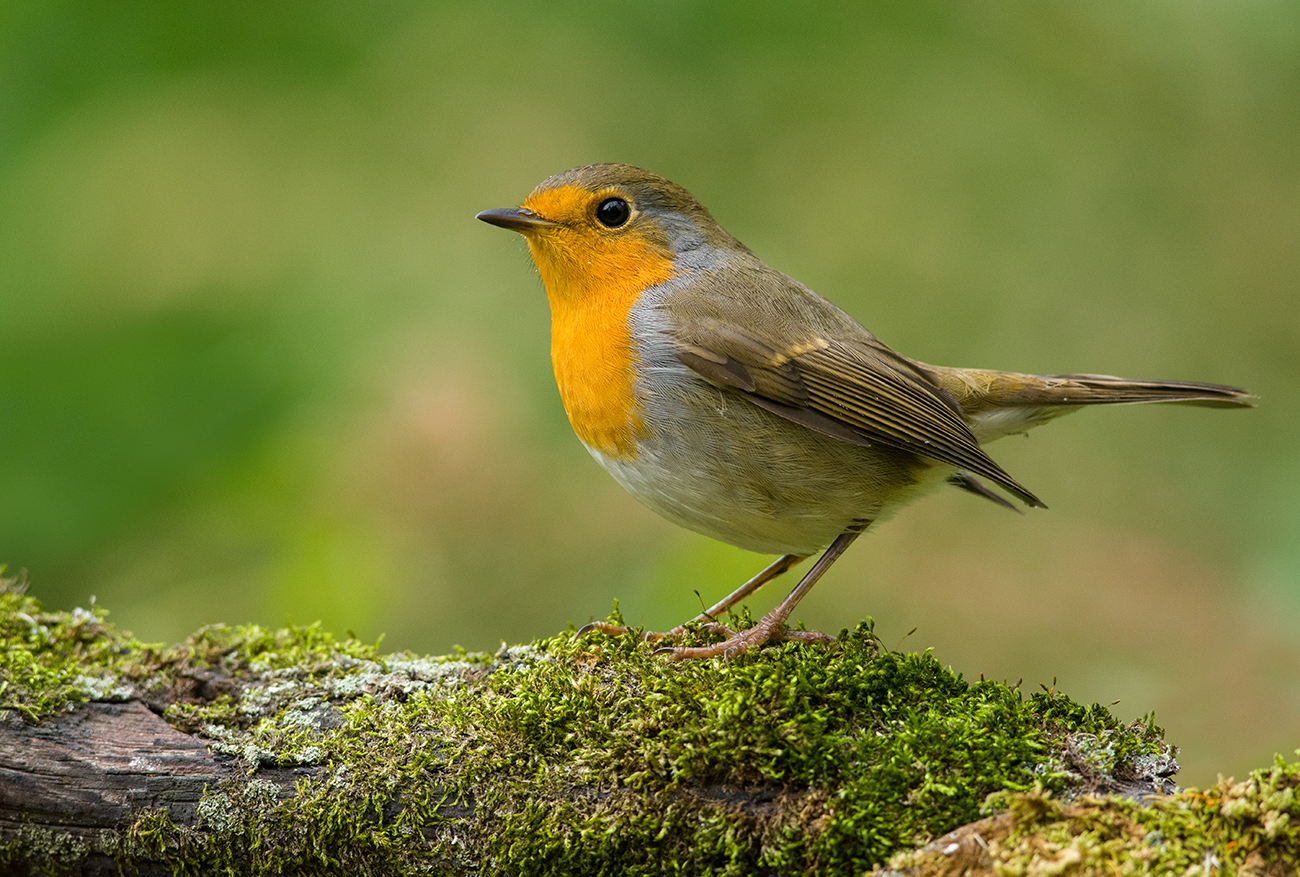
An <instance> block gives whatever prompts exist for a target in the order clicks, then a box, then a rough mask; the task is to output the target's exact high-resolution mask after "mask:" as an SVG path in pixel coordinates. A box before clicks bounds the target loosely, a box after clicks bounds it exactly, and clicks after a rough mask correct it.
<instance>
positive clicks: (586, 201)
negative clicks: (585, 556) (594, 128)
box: [478, 164, 1253, 660]
mask: <svg viewBox="0 0 1300 877" xmlns="http://www.w3.org/2000/svg"><path fill="white" fill-rule="evenodd" d="M478 218H479V219H481V220H483V221H484V222H487V223H490V224H492V225H496V226H500V227H501V228H507V229H511V230H513V231H517V232H520V233H522V234H523V236H524V238H525V239H526V240H527V241H528V247H529V250H530V251H531V252H532V257H533V262H534V263H535V264H536V266H537V270H538V272H539V273H540V274H541V278H542V283H543V284H544V285H545V287H546V296H547V299H548V300H549V302H550V308H551V362H552V365H553V366H554V369H555V380H556V383H557V385H558V386H559V390H560V398H561V400H562V401H563V403H564V408H565V411H566V412H567V413H568V415H569V422H570V423H571V424H572V426H573V431H574V432H575V433H577V436H578V438H579V439H580V440H581V441H582V443H583V444H584V445H585V446H586V447H587V450H588V451H590V452H591V455H592V456H593V457H594V458H595V459H596V462H598V463H599V464H600V465H601V466H602V467H603V468H604V469H605V471H607V472H609V474H611V475H613V476H614V478H615V479H616V480H617V481H618V482H619V483H620V484H622V485H623V487H624V488H625V489H626V490H627V491H628V492H629V493H631V494H632V495H633V496H634V497H636V498H637V499H638V500H640V501H641V502H642V503H644V504H645V505H647V506H649V507H650V508H651V509H653V510H654V511H656V512H658V513H659V514H660V515H663V516H664V517H665V518H667V519H668V520H670V521H673V522H674V523H677V524H680V525H682V526H683V527H687V528H689V529H691V530H695V531H696V532H698V533H703V534H705V535H706V536H711V537H713V538H715V539H719V540H721V541H723V542H727V543H730V544H732V545H736V546H739V547H740V548H745V549H748V550H750V551H756V552H759V553H763V554H779V555H781V556H780V558H779V559H778V560H777V561H776V562H775V563H773V564H772V565H771V566H769V567H767V569H765V570H763V571H762V572H760V573H759V574H758V575H757V576H755V577H754V578H753V579H751V580H749V581H748V582H746V583H745V584H744V585H742V586H741V587H740V588H738V589H737V590H736V591H735V592H733V593H732V594H730V595H729V596H728V597H726V598H725V599H724V600H722V601H721V602H719V603H718V604H717V605H715V606H713V607H711V608H710V609H708V610H706V611H705V612H703V613H701V615H699V616H698V617H697V618H696V619H695V620H696V621H699V622H701V623H702V625H703V626H704V627H705V628H706V629H708V630H711V631H713V632H715V633H717V634H720V635H722V636H723V637H725V638H724V639H723V640H722V641H721V642H718V643H716V644H713V645H707V646H699V647H689V648H688V647H676V648H673V647H668V648H664V649H660V650H659V651H660V652H663V653H664V654H666V655H668V656H669V657H670V658H672V659H674V660H682V659H687V658H709V657H718V656H723V657H727V658H730V657H734V656H736V655H739V654H740V653H742V652H744V651H745V650H746V649H749V648H753V647H756V646H758V645H761V644H762V643H765V642H767V641H768V640H772V639H777V640H803V641H812V642H829V641H830V640H831V637H828V636H827V635H826V634H823V633H818V632H815V631H807V630H795V629H792V628H789V627H787V621H788V620H789V618H790V614H791V612H792V611H793V610H794V608H795V606H796V605H797V604H798V603H799V601H800V600H801V599H802V598H803V597H804V596H805V595H806V594H807V593H808V591H809V590H811V588H812V587H813V585H814V584H816V582H817V580H818V579H819V578H820V577H821V576H822V574H823V573H825V572H826V570H827V568H829V567H830V565H831V564H832V563H834V562H835V560H836V558H838V557H839V556H840V555H841V554H843V553H844V551H845V549H847V548H848V547H849V545H850V544H851V543H852V542H853V541H854V540H855V539H857V537H858V536H859V535H861V533H862V531H863V530H865V529H866V528H867V526H868V525H870V524H872V523H873V522H877V521H882V520H884V519H886V518H888V517H889V516H890V515H892V514H893V513H894V512H895V511H897V510H898V509H899V508H900V507H902V506H903V505H904V504H905V503H907V502H910V501H911V500H913V499H916V498H917V497H919V496H921V495H922V494H924V493H926V492H928V491H930V490H932V489H934V488H936V487H937V486H939V485H941V484H944V483H947V484H953V485H955V486H957V487H960V488H962V489H964V490H968V491H970V492H972V493H975V494H978V495H979V496H982V497H985V498H987V499H990V500H992V501H994V502H996V503H998V504H1000V505H1004V506H1007V507H1008V508H1014V506H1013V505H1012V503H1011V502H1009V501H1008V500H1007V499H1006V498H1004V497H1003V496H1002V495H1001V494H999V493H997V492H995V491H994V490H993V489H992V488H991V487H989V486H988V485H987V484H985V483H984V482H983V481H981V480H979V479H981V478H983V479H987V480H988V481H989V482H992V484H994V485H996V486H997V487H998V488H1001V489H1002V490H1004V491H1006V492H1007V493H1009V494H1010V495H1011V496H1013V497H1015V498H1017V499H1019V500H1020V501H1022V502H1024V503H1025V504H1026V505H1029V506H1037V507H1045V506H1043V503H1042V502H1041V501H1040V500H1039V499H1038V497H1036V496H1035V495H1034V494H1032V493H1031V492H1030V491H1029V490H1028V489H1026V488H1025V487H1023V486H1021V485H1020V484H1019V483H1018V482H1017V481H1016V480H1015V479H1013V478H1012V477H1011V476H1010V475H1008V474H1007V473H1006V472H1005V471H1004V470H1003V469H1002V467H1001V466H999V465H998V464H997V463H995V462H994V461H993V460H992V458H990V457H989V456H988V455H987V454H986V453H985V452H984V449H983V448H982V447H981V445H983V444H986V443H988V442H991V441H993V440H994V439H997V438H1001V437H1002V436H1005V435H1011V434H1013V433H1022V432H1024V431H1025V430H1028V429H1031V428H1032V427H1035V426H1038V425H1039V424H1042V423H1046V422H1047V421H1049V420H1051V419H1053V418H1055V417H1059V416H1060V415H1062V414H1066V413H1068V412H1070V411H1074V410H1075V409H1076V408H1079V407H1081V406H1084V405H1094V404H1117V403H1130V402H1185V403H1189V404H1193V405H1205V406H1213V407H1234V408H1237V407H1246V408H1249V407H1252V403H1251V401H1250V400H1251V398H1253V397H1251V396H1250V395H1249V394H1247V393H1246V392H1245V391H1244V390H1240V389H1237V388H1235V387H1224V386H1219V385H1216V384H1202V383H1190V382H1182V381H1130V380H1124V379H1121V378H1114V377H1108V376H1105V375H1085V374H1076V375H1049V376H1039V375H1026V374H1016V373H1013V372H1001V371H989V370H985V369H964V368H945V367H942V366H933V365H926V364H924V363H921V362H916V361H914V360H911V359H908V358H907V357H905V356H903V355H901V354H899V353H895V352H894V351H893V350H891V349H890V348H888V347H886V346H885V345H884V344H883V343H882V342H881V341H880V340H879V339H878V338H876V336H875V335H872V334H871V333H870V332H868V331H867V330H866V329H864V328H863V327H862V326H860V325H859V324H858V323H857V322H856V321H855V320H854V319H853V318H852V317H850V316H849V315H848V314H846V313H845V312H844V311H842V310H840V309H839V308H838V307H836V306H835V305H833V304H831V303H830V302H829V301H827V300H826V299H824V298H822V297H821V296H820V295H818V294H817V293H815V292H813V291H812V290H811V289H809V288H808V287H806V286H804V285H803V284H801V283H799V282H798V281H796V280H794V279H792V278H790V277H787V276H786V275H784V274H782V273H781V272H779V271H777V270H775V269H773V268H770V267H768V266H767V265H766V264H765V263H764V262H762V261H761V260H760V259H759V258H758V257H757V256H755V255H754V254H753V253H752V252H750V251H749V249H747V248H746V247H745V246H744V245H743V244H741V243H740V241H738V240H736V239H735V238H734V237H732V236H731V235H730V234H728V233H727V231H726V230H725V229H723V228H722V226H720V225H719V224H718V223H717V222H716V221H715V220H714V219H713V217H712V216H711V215H710V214H709V211H708V210H706V209H705V208H704V206H703V205H702V204H700V203H699V202H698V201H696V200H695V199H694V198H693V197H691V195H690V193H689V192H687V191H686V190H685V189H683V188H682V187H681V186H678V185H676V184H674V183H671V182H669V181H668V180H665V179H663V178H662V177H658V176H656V175H654V174H652V173H649V172H648V171H644V170H641V169H640V168H636V167H632V166H630V165H624V164H596V165H589V166H586V167H579V168H574V169H573V170H569V171H565V172H564V173H562V174H557V175H556V176H553V177H551V178H550V179H548V180H546V181H544V182H543V183H542V184H541V185H539V186H538V187H537V188H536V189H535V190H533V193H532V194H531V195H529V196H528V198H527V199H526V200H525V201H524V203H523V205H522V206H521V207H518V208H507V209H502V210H486V211H484V212H482V213H479V214H478ZM823 550H824V553H823V554H822V555H821V557H820V558H819V559H818V560H817V562H816V563H815V564H814V565H813V566H812V568H811V569H810V570H809V571H808V572H807V573H806V574H805V575H804V577H803V578H802V579H801V580H800V581H799V583H798V585H796V586H795V588H794V590H792V591H791V592H790V594H789V596H788V597H786V598H785V599H784V600H783V601H782V602H781V603H780V604H779V605H778V606H777V607H776V608H775V609H773V610H772V611H771V612H769V613H768V614H767V615H766V616H764V617H763V618H762V619H761V620H760V621H759V622H758V623H757V624H755V625H754V626H753V627H751V628H749V629H746V630H740V631H735V630H731V629H730V628H728V627H726V626H724V625H722V624H721V623H719V622H718V621H717V619H718V618H719V617H720V616H721V614H722V613H723V612H726V611H727V610H728V609H730V608H732V607H733V606H735V605H736V604H737V603H739V602H740V601H741V600H743V599H745V598H746V597H748V596H749V595H750V594H752V593H754V592H755V591H757V590H758V589H759V588H760V587H762V586H763V585H764V584H766V583H767V582H769V581H771V580H772V579H774V578H776V577H777V576H779V575H781V574H782V573H784V572H786V571H787V570H789V569H790V568H791V567H793V566H795V565H796V564H798V563H799V562H800V561H802V560H804V559H805V558H807V557H809V556H811V555H813V554H815V553H817V552H819V551H823ZM592 629H599V630H602V631H604V632H606V633H619V632H624V629H623V628H620V627H617V626H615V625H611V624H607V623H603V622H596V623H594V624H591V625H588V626H587V627H585V628H583V631H581V632H586V631H589V630H592ZM684 631H685V626H681V627H677V628H674V629H673V630H672V631H669V632H668V634H657V635H654V636H666V635H673V634H681V633H683V632H684ZM581 632H580V633H581Z"/></svg>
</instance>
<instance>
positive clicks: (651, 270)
mask: <svg viewBox="0 0 1300 877" xmlns="http://www.w3.org/2000/svg"><path fill="white" fill-rule="evenodd" d="M547 194H548V195H549V194H552V193H549V192H548V193H547ZM537 206H538V208H539V210H538V212H539V213H542V215H548V214H549V215H556V213H559V212H560V211H558V210H556V209H555V206H554V205H537ZM528 244H529V247H530V249H531V250H532V253H533V261H534V262H535V263H536V264H537V269H538V272H539V273H540V274H541V275H542V282H543V284H545V286H546V295H547V298H548V299H549V300H550V304H551V363H552V365H553V366H554V367H555V382H556V384H558V385H559V388H560V398H561V399H562V400H563V402H564V410H565V411H567V412H568V415H569V423H571V424H572V425H573V431H574V432H575V433H577V435H578V438H580V439H582V441H583V442H584V443H585V444H586V445H588V446H589V447H592V448H595V449H596V450H598V451H600V452H601V453H603V454H606V455H608V456H610V457H614V458H616V459H630V458H631V457H633V456H635V452H636V439H637V438H638V437H639V436H642V435H644V432H645V425H644V424H643V423H642V420H641V414H640V411H639V410H638V405H637V401H636V396H635V393H634V392H633V388H634V382H635V370H634V369H635V359H634V351H633V345H632V338H631V334H630V330H629V328H628V312H629V311H630V310H631V309H632V306H633V305H634V304H635V303H636V301H637V298H638V297H639V296H640V294H641V292H642V291H643V290H644V289H646V288H647V287H650V286H653V285H655V284H657V283H662V282H664V281H665V280H668V279H669V278H670V277H672V276H673V274H674V271H673V264H672V261H671V260H670V259H669V258H668V254H667V253H665V252H664V251H663V250H662V249H661V248H659V247H657V246H654V245H653V244H651V243H650V242H649V241H646V240H645V239H644V238H639V237H634V236H631V235H626V236H619V237H616V238H611V239H605V238H601V239H598V240H591V239H590V238H589V237H588V236H587V235H583V234H581V233H580V232H577V231H573V230H571V229H554V230H549V231H548V232H547V233H545V234H544V235H542V234H530V235H528Z"/></svg>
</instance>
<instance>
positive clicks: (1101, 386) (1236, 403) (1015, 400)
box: [931, 368, 1255, 416]
mask: <svg viewBox="0 0 1300 877" xmlns="http://www.w3.org/2000/svg"><path fill="white" fill-rule="evenodd" d="M931 374H933V375H934V377H935V378H936V379H937V380H938V382H939V384H940V386H942V387H943V388H944V389H945V390H947V391H948V392H949V393H951V394H952V396H953V398H954V399H956V400H957V404H959V405H961V407H962V410H963V411H965V412H966V414H967V415H968V416H970V415H977V414H982V413H985V412H988V411H992V410H995V409H1005V408H1037V407H1040V406H1058V405H1062V406H1068V407H1073V406H1076V405H1124V404H1131V403H1138V402H1181V403H1184V404H1188V405H1203V406H1206V407H1210V408H1253V407H1255V403H1254V402H1253V401H1252V400H1253V399H1254V398H1255V397H1254V396H1251V395H1250V394H1249V393H1247V392H1246V391H1245V390H1242V389H1238V388H1237V387H1225V386H1222V385H1220V384H1202V383H1197V382H1195V381H1131V380H1126V379H1125V378H1115V377H1111V376H1110V375H1022V374H1016V373H1015V372H997V371H986V370H983V369H962V368H933V369H932V370H931Z"/></svg>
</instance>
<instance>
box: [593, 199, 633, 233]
mask: <svg viewBox="0 0 1300 877" xmlns="http://www.w3.org/2000/svg"><path fill="white" fill-rule="evenodd" d="M631 215H632V208H631V207H629V206H628V203H627V202H626V201H624V200H623V199H622V198H606V199H605V200H604V201H601V202H600V206H599V207H597V208H596V219H597V221H599V222H600V224H601V225H603V226H605V228H618V227H619V226H620V225H622V224H623V223H625V222H627V218H628V217H629V216H631Z"/></svg>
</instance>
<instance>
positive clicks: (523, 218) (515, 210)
mask: <svg viewBox="0 0 1300 877" xmlns="http://www.w3.org/2000/svg"><path fill="white" fill-rule="evenodd" d="M475 219H481V220H483V221H484V222H486V223H487V224H488V225H497V226H500V227H501V228H508V229H510V230H511V231H540V230H541V229H544V228H554V227H555V226H556V223H554V222H551V221H550V220H549V219H542V218H541V217H540V216H538V215H537V214H536V213H534V212H533V211H531V210H528V209H526V208H524V207H505V208H502V209H501V210H484V211H483V212H482V213H480V214H478V215H477V216H476V217H475Z"/></svg>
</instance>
